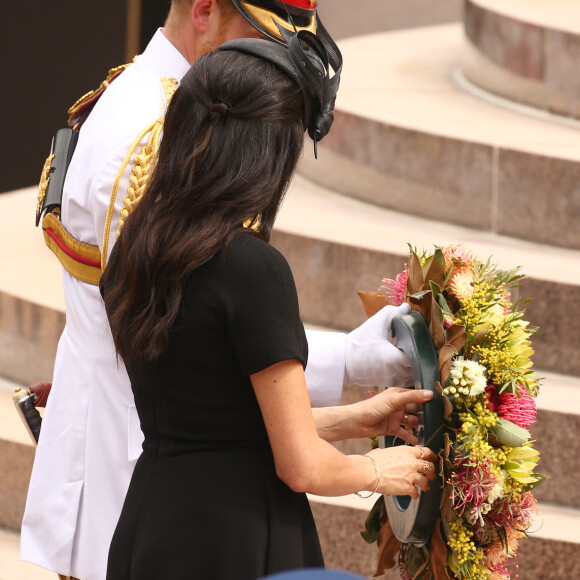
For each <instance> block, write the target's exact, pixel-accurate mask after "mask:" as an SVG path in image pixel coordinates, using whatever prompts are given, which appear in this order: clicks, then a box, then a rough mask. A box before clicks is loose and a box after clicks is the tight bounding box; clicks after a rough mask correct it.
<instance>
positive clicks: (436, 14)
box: [316, 0, 463, 39]
mask: <svg viewBox="0 0 580 580" xmlns="http://www.w3.org/2000/svg"><path fill="white" fill-rule="evenodd" d="M462 4H463V2H462V0H437V2H433V0H389V1H388V2H377V1H376V0H358V1H357V3H356V7H353V4H352V0H320V1H319V2H318V4H317V7H316V8H317V11H318V14H319V15H320V18H321V20H322V22H324V26H325V27H326V29H327V30H328V31H330V33H331V34H332V37H333V38H335V39H337V38H346V37H349V36H359V35H361V34H369V33H372V32H382V31H385V30H398V29H401V28H413V27H417V26H430V25H432V24H442V23H444V22H456V21H459V20H460V19H461V15H462Z"/></svg>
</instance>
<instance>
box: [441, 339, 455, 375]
mask: <svg viewBox="0 0 580 580" xmlns="http://www.w3.org/2000/svg"><path fill="white" fill-rule="evenodd" d="M456 354H457V349H456V348H455V347H454V346H453V345H451V344H444V345H443V346H442V347H441V349H440V350H439V374H440V375H441V384H442V385H445V384H446V383H447V379H448V378H449V373H450V371H451V359H452V358H453V357H454V356H455V355H456Z"/></svg>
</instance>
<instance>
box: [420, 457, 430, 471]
mask: <svg viewBox="0 0 580 580" xmlns="http://www.w3.org/2000/svg"><path fill="white" fill-rule="evenodd" d="M421 468H422V469H423V472H427V471H431V463H429V462H428V461H424V460H423V461H421Z"/></svg>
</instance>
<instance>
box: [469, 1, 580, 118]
mask: <svg viewBox="0 0 580 580" xmlns="http://www.w3.org/2000/svg"><path fill="white" fill-rule="evenodd" d="M465 32H466V36H467V39H468V45H467V47H466V52H465V55H464V70H465V74H466V75H467V76H468V77H469V79H470V80H471V81H473V82H474V83H476V84H477V85H479V86H480V87H483V88H485V89H487V90H489V91H491V92H493V93H497V94H499V95H502V96H504V97H507V98H509V99H512V100H515V101H518V102H521V103H526V104H529V105H532V106H535V107H538V108H540V109H543V110H546V111H551V112H554V113H557V114H560V115H565V116H570V117H575V118H576V119H578V118H580V102H579V99H578V97H579V96H580V80H579V77H580V63H579V62H578V58H577V55H578V49H579V47H580V5H579V4H578V2H576V0H536V1H534V2H529V1H527V0H467V1H466V3H465Z"/></svg>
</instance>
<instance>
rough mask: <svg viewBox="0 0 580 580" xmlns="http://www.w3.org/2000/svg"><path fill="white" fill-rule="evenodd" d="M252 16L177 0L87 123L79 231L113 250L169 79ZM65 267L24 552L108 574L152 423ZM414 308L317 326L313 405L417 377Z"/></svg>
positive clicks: (91, 579) (74, 231)
mask: <svg viewBox="0 0 580 580" xmlns="http://www.w3.org/2000/svg"><path fill="white" fill-rule="evenodd" d="M284 1H285V2H286V4H287V6H288V8H290V9H291V10H293V11H294V13H296V11H297V10H298V11H300V10H301V8H302V7H304V8H305V10H304V13H305V14H306V15H308V14H310V13H314V10H313V8H314V5H315V2H314V3H313V2H310V0H284ZM235 4H236V6H237V7H238V10H241V8H240V5H242V6H246V7H248V6H249V7H250V8H252V7H253V6H252V5H253V4H256V5H257V9H258V12H256V13H255V14H257V15H258V16H260V15H261V16H264V15H267V14H268V11H267V8H268V5H269V4H272V6H274V7H277V8H280V5H282V3H281V2H280V1H278V0H256V1H255V2H254V0H252V1H251V2H250V3H246V2H236V3H235ZM280 14H281V12H280V11H278V15H280ZM250 20H252V17H251V14H248V13H247V12H246V13H244V16H242V14H241V13H240V12H238V11H237V10H236V9H235V8H233V6H232V5H231V4H230V0H174V1H173V3H172V7H171V11H170V15H169V17H168V20H167V22H166V26H165V28H164V29H163V30H159V31H158V32H157V33H156V34H155V36H154V37H153V39H152V40H151V42H150V43H149V45H148V46H147V48H146V49H145V51H144V53H143V54H142V55H140V56H139V57H138V58H137V59H136V60H135V62H134V63H133V64H132V65H131V66H129V67H128V68H127V69H126V70H125V71H124V72H123V73H122V74H121V75H120V76H119V77H118V78H117V79H116V80H115V81H114V82H112V83H111V84H110V86H109V87H108V88H107V90H106V91H105V92H104V93H103V95H102V96H101V98H100V99H99V101H98V103H97V104H96V106H95V107H94V108H93V110H92V112H91V114H90V115H89V117H88V118H87V120H86V121H85V123H84V124H83V126H82V129H81V131H80V135H79V140H78V144H77V147H76V150H75V153H74V156H73V158H72V161H71V164H70V167H69V170H68V173H67V177H66V181H65V186H64V194H63V202H62V217H61V221H62V224H63V226H64V228H66V230H67V231H68V232H69V233H70V234H71V235H72V236H73V237H74V238H75V239H76V240H79V241H81V242H84V243H85V244H90V245H92V246H94V247H95V250H96V251H97V253H98V252H99V251H100V252H101V253H103V254H104V256H103V258H104V259H105V260H106V257H107V255H108V254H109V253H110V251H111V249H112V246H113V244H114V240H115V235H116V231H117V228H118V224H119V216H120V211H121V208H122V206H123V198H124V196H125V193H126V192H127V189H128V186H129V176H130V174H131V164H129V165H128V166H127V169H126V171H124V172H123V173H122V177H121V179H120V181H119V183H118V191H119V195H117V196H116V199H114V201H113V203H114V205H112V206H111V208H109V206H110V204H111V199H112V195H111V194H112V190H113V189H114V187H113V186H114V183H115V180H116V178H117V174H118V173H119V170H120V168H121V167H122V165H123V162H124V160H125V158H126V155H127V152H128V151H129V150H130V148H131V145H132V143H133V142H134V140H135V139H136V137H137V136H138V135H140V134H141V132H142V131H143V129H144V128H145V127H147V126H148V125H150V124H151V123H153V122H154V121H155V120H157V119H158V118H160V117H162V116H163V115H164V111H165V108H166V105H167V102H166V101H167V95H166V93H165V92H164V90H163V88H162V82H161V79H163V78H173V79H176V80H179V79H181V77H182V76H183V75H184V74H185V72H186V71H187V70H188V69H189V67H190V64H191V63H193V62H195V60H196V59H197V58H198V57H199V56H201V55H202V54H204V53H206V52H208V51H209V50H211V49H213V48H215V47H216V46H218V45H219V44H221V43H222V42H225V41H226V40H229V39H233V38H241V37H250V36H254V37H255V36H260V33H259V32H258V31H257V30H256V28H254V27H253V26H252V25H251V24H250V22H249V21H250ZM313 22H315V21H313ZM307 24H308V23H307ZM146 140H147V137H145V138H144V142H145V141H146ZM139 150H140V148H138V149H137V151H139ZM113 198H114V196H113ZM109 209H111V211H109ZM108 214H109V215H110V216H111V218H112V219H110V220H108V219H107V216H108ZM109 222H110V223H109ZM107 245H108V247H107V249H106V250H105V251H104V247H105V246H107ZM97 265H98V264H97ZM63 277H64V293H65V299H66V312H67V320H66V328H65V330H64V332H63V334H62V337H61V339H60V342H59V345H58V351H57V356H56V362H55V369H54V377H53V387H52V391H51V394H50V401H49V404H48V405H47V408H46V411H45V415H44V420H43V425H42V436H41V437H40V441H39V445H38V448H37V452H36V459H35V463H34V468H33V473H32V478H31V482H30V488H29V493H28V500H27V504H26V511H25V515H24V521H23V525H22V558H23V559H24V560H27V561H30V562H33V563H35V564H38V565H40V566H43V567H45V568H48V569H49V570H53V571H55V572H57V573H58V574H62V575H65V577H66V576H71V577H75V578H79V579H82V580H104V578H105V572H106V562H107V553H108V548H109V543H110V539H111V537H112V534H113V531H114V528H115V525H116V523H117V520H118V517H119V514H120V511H121V507H122V504H123V500H124V497H125V493H126V490H127V487H128V484H129V480H130V478H131V474H132V471H133V467H134V463H135V461H136V459H137V458H138V456H139V455H140V453H141V441H142V434H141V430H140V427H139V419H138V416H137V413H136V410H135V406H134V401H133V396H132V393H131V388H130V384H129V380H128V377H127V375H126V372H125V369H124V366H123V363H122V361H121V359H120V358H117V357H116V354H115V349H114V346H113V342H112V338H111V335H110V330H109V327H108V323H107V317H106V314H105V310H104V306H103V302H102V300H101V296H100V294H99V288H98V286H97V285H94V284H89V283H86V282H83V281H80V280H79V279H78V278H77V277H74V276H72V275H71V274H70V273H69V272H67V271H64V273H63ZM406 311H407V310H406V307H401V308H400V309H395V308H391V307H387V308H386V309H384V310H383V311H382V312H381V313H379V315H377V316H375V317H373V318H372V319H370V320H369V321H367V323H365V324H364V325H363V326H362V327H360V328H359V329H357V330H355V331H354V332H352V333H350V334H349V335H345V334H342V333H327V332H308V333H307V335H308V345H309V350H310V355H309V362H308V368H307V382H308V386H309V391H310V394H311V401H312V404H313V405H314V406H329V405H336V404H339V402H340V398H341V391H342V387H343V384H350V383H357V384H368V385H380V386H385V387H388V386H393V385H397V384H408V383H405V381H406V380H407V379H408V376H409V369H408V363H407V361H406V358H405V356H404V355H403V354H402V353H400V351H398V350H397V349H396V348H395V347H393V346H392V345H390V343H388V341H387V340H385V338H386V336H387V334H388V332H389V330H390V321H391V319H392V317H393V315H395V314H397V313H399V312H406Z"/></svg>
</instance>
